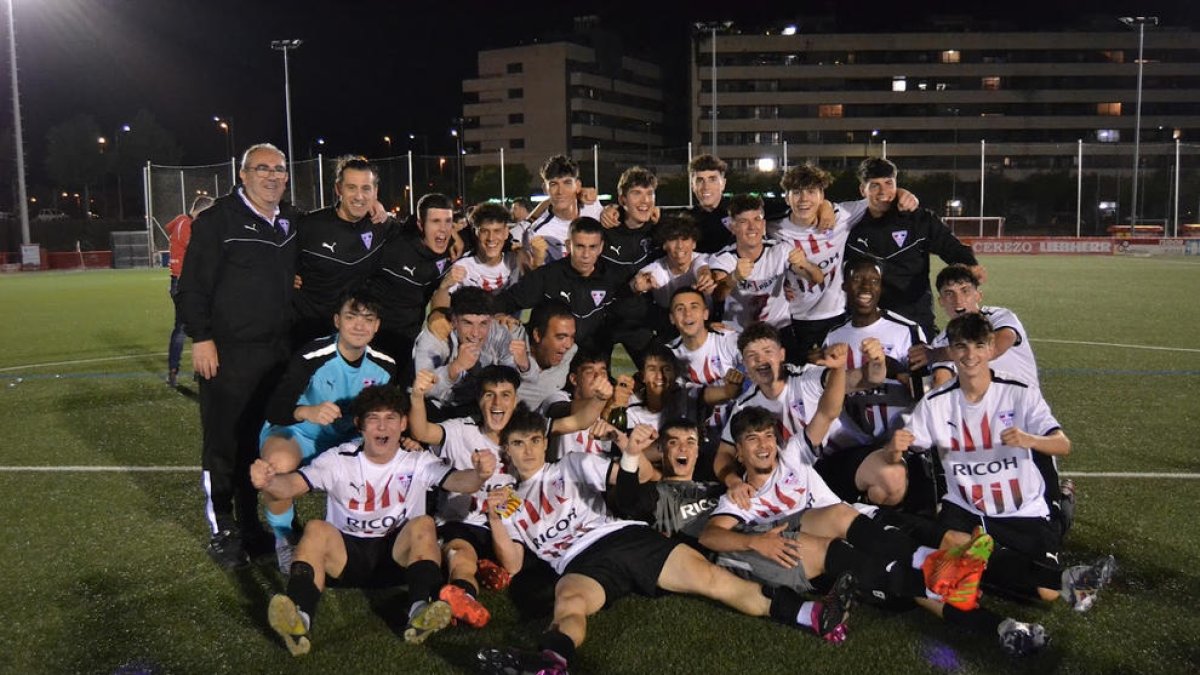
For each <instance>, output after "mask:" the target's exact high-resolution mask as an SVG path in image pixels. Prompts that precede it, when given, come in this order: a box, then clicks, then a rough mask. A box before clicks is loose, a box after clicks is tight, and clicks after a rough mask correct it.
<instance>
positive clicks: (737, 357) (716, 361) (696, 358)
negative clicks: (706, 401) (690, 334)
mask: <svg viewBox="0 0 1200 675" xmlns="http://www.w3.org/2000/svg"><path fill="white" fill-rule="evenodd" d="M737 340H738V334H737V333H735V332H733V331H719V330H713V329H711V328H710V329H708V333H707V335H706V336H705V338H704V344H702V345H700V347H698V348H697V349H695V350H691V349H688V347H687V345H685V344H684V343H683V338H682V337H678V338H675V339H674V340H672V341H670V342H668V343H667V348H668V349H670V350H671V351H672V352H674V353H675V358H677V359H679V365H680V366H681V367H682V368H683V369H684V371H685V372H686V373H687V379H688V382H691V383H693V384H698V385H701V386H705V387H719V386H721V385H723V384H725V373H726V371H728V370H729V369H730V368H733V369H735V370H740V371H742V372H745V370H746V368H745V367H744V366H743V365H742V353H741V352H739V351H738V348H737ZM731 406H732V403H727V404H724V405H719V406H715V407H713V409H712V413H711V414H710V415H709V416H708V419H707V420H705V422H704V423H705V424H706V425H707V426H708V427H709V428H711V429H721V428H723V427H724V426H725V423H726V422H727V421H728V420H729V414H728V413H729V409H730V407H731Z"/></svg>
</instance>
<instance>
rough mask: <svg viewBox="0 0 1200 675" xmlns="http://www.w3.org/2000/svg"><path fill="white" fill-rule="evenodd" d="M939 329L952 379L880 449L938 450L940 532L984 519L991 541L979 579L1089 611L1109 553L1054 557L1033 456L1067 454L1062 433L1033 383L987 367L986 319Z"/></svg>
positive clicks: (1111, 567)
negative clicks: (1074, 560) (1063, 560)
mask: <svg viewBox="0 0 1200 675" xmlns="http://www.w3.org/2000/svg"><path fill="white" fill-rule="evenodd" d="M946 336H947V339H948V342H949V348H950V356H951V357H952V358H953V360H954V368H955V370H956V371H957V376H956V377H955V378H954V379H953V380H950V381H949V382H947V383H946V384H944V385H942V386H941V387H939V388H937V389H935V390H933V391H931V392H930V393H929V395H928V396H926V397H925V398H924V399H922V400H921V401H920V402H919V403H918V404H917V406H916V408H915V409H914V410H913V414H912V418H911V420H910V421H909V423H908V424H907V425H906V426H905V428H904V429H902V430H899V431H897V432H896V433H895V435H893V437H892V440H891V441H890V442H889V443H888V445H887V446H886V449H888V450H890V451H892V452H894V453H896V454H897V455H899V454H900V453H904V452H906V451H909V450H910V449H911V448H929V449H930V450H931V451H934V452H936V453H937V456H938V458H939V459H940V460H941V464H942V469H943V472H944V473H945V476H946V494H945V495H944V496H943V498H942V508H941V510H940V512H939V513H938V518H937V524H938V527H939V529H940V531H941V532H944V531H947V530H960V531H965V530H968V529H970V528H973V527H975V526H979V525H982V526H983V527H984V528H985V529H986V530H987V531H988V532H989V533H990V534H991V535H992V537H993V538H994V539H995V540H996V544H997V547H996V550H995V552H994V553H993V555H992V562H991V565H989V567H988V571H987V573H986V574H985V575H984V582H985V583H989V584H994V585H995V586H997V587H1000V588H1003V589H1006V590H1008V591H1010V592H1015V593H1019V594H1021V595H1025V596H1029V597H1040V598H1041V599H1043V600H1046V601H1053V600H1057V599H1062V600H1063V601H1064V602H1065V603H1066V604H1067V605H1068V606H1070V607H1072V608H1073V609H1075V610H1076V611H1079V612H1083V611H1087V610H1088V609H1089V608H1090V607H1091V606H1092V604H1093V602H1095V599H1096V594H1097V592H1098V591H1099V590H1100V589H1101V588H1102V587H1103V586H1104V585H1105V584H1107V583H1108V581H1109V580H1110V579H1111V577H1112V575H1113V573H1114V572H1115V570H1116V561H1115V560H1114V558H1113V557H1112V556H1111V555H1110V556H1105V557H1103V558H1101V559H1099V560H1097V561H1096V562H1094V563H1092V564H1091V565H1078V566H1075V567H1068V568H1065V569H1064V568H1063V567H1062V566H1061V565H1060V564H1059V562H1058V554H1059V549H1060V548H1061V547H1062V531H1061V529H1060V528H1059V526H1058V523H1057V522H1055V521H1054V520H1053V519H1052V518H1051V512H1050V507H1049V505H1048V504H1047V499H1046V483H1045V480H1044V479H1043V477H1042V473H1041V471H1039V469H1038V466H1037V464H1036V463H1035V461H1034V456H1035V455H1036V454H1039V453H1040V454H1044V455H1052V456H1059V457H1061V456H1065V455H1066V454H1067V453H1069V452H1070V451H1071V441H1070V439H1068V438H1067V435H1066V434H1064V433H1063V431H1062V428H1061V427H1060V425H1059V423H1058V420H1056V419H1055V418H1054V416H1053V414H1051V412H1050V407H1049V406H1048V405H1046V401H1045V399H1043V398H1042V395H1041V391H1040V390H1039V389H1037V388H1036V387H1032V386H1029V385H1028V384H1026V383H1024V382H1020V381H1018V380H1015V379H1009V378H1008V377H1006V376H1003V375H1002V374H995V373H993V372H992V370H991V368H990V361H991V359H992V358H993V356H994V354H995V341H996V337H995V332H994V331H993V329H992V325H991V324H990V323H988V320H987V318H985V317H984V316H983V315H982V314H962V315H960V316H958V317H955V318H954V319H952V320H951V321H950V323H949V324H948V325H947V326H946ZM934 536H936V537H937V538H938V539H939V540H940V538H941V536H942V534H941V533H938V534H936V535H934Z"/></svg>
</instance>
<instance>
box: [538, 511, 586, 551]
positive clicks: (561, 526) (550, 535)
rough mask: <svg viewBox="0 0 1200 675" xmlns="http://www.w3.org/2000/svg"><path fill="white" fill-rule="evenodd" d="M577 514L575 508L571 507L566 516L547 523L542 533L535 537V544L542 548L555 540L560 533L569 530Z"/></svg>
mask: <svg viewBox="0 0 1200 675" xmlns="http://www.w3.org/2000/svg"><path fill="white" fill-rule="evenodd" d="M576 516H577V514H576V511H575V509H571V510H570V511H568V512H567V514H566V515H565V516H563V517H562V518H559V519H558V520H556V521H554V522H553V523H551V524H549V525H547V526H546V528H545V529H544V530H543V531H542V533H541V534H539V535H538V536H536V537H534V538H533V545H534V546H536V547H539V548H540V547H541V546H542V545H543V544H545V543H547V542H551V541H554V540H555V539H556V538H557V537H558V536H559V535H560V534H562V533H564V532H567V531H569V530H570V529H571V523H572V522H574V520H575V518H576Z"/></svg>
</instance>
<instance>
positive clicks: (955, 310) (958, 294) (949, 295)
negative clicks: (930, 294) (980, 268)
mask: <svg viewBox="0 0 1200 675" xmlns="http://www.w3.org/2000/svg"><path fill="white" fill-rule="evenodd" d="M982 301H983V293H981V292H980V291H979V287H977V286H976V285H975V284H972V283H970V282H968V281H951V282H950V283H947V284H945V285H943V286H942V287H941V288H940V289H938V304H939V305H941V307H942V311H943V312H945V313H946V316H948V317H950V318H951V319H953V318H954V317H956V316H961V315H963V314H978V313H979V305H980V303H981V302H982Z"/></svg>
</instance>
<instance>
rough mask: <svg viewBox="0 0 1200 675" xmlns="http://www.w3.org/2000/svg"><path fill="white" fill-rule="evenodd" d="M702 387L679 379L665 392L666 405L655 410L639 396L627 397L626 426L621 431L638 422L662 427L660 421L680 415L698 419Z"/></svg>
mask: <svg viewBox="0 0 1200 675" xmlns="http://www.w3.org/2000/svg"><path fill="white" fill-rule="evenodd" d="M703 394H704V387H702V386H700V385H698V384H692V383H691V382H684V381H679V382H677V383H676V386H675V388H674V389H672V390H671V392H670V393H669V394H667V405H666V406H664V407H663V409H662V410H659V411H658V412H655V411H653V410H650V408H649V407H647V406H646V402H645V401H643V400H642V398H641V397H640V396H636V395H635V396H633V397H632V398H630V399H629V407H627V408H625V419H626V420H627V421H628V424H627V427H626V428H625V429H622V431H633V428H634V427H635V426H637V425H639V424H649V425H650V426H652V427H654V428H655V429H659V430H661V429H662V423H663V422H664V421H665V422H673V421H675V420H677V419H679V418H681V417H683V418H687V419H689V420H697V419H700V407H701V403H702V402H703V401H702V400H701V396H702V395H703Z"/></svg>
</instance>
